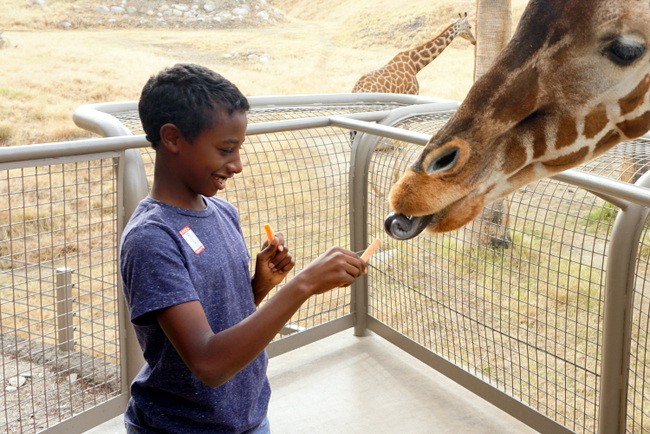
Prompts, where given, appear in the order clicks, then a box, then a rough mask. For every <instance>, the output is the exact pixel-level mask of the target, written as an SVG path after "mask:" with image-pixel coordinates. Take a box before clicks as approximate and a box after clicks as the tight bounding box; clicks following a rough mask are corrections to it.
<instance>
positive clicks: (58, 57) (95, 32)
mask: <svg viewBox="0 0 650 434" xmlns="http://www.w3.org/2000/svg"><path fill="white" fill-rule="evenodd" d="M135 1H136V0H131V2H132V3H135ZM252 1H253V0H250V2H251V3H252ZM40 2H41V3H43V4H42V5H39V4H38V2H36V1H34V0H4V1H3V7H2V8H0V23H2V24H0V26H1V27H0V62H1V64H2V65H3V67H2V68H0V113H2V116H1V117H0V145H4V146H7V145H18V144H30V143H41V142H49V141H58V140H68V139H74V138H78V137H86V136H88V133H86V132H84V131H81V130H79V129H78V128H77V127H76V126H75V125H74V124H73V122H72V120H71V115H72V112H73V111H74V109H75V108H76V107H78V106H79V105H82V104H86V103H94V102H103V101H117V100H134V99H137V98H138V95H139V91H140V89H141V87H142V85H143V83H144V82H145V81H146V79H147V78H148V77H149V76H150V75H151V74H153V73H155V72H156V71H158V70H160V69H161V68H163V67H165V66H168V65H170V64H173V63H176V62H196V63H201V64H204V65H206V66H209V67H211V68H213V69H215V70H216V71H218V72H220V73H222V74H223V75H225V76H226V77H228V78H230V79H231V80H233V81H234V82H235V83H237V84H238V85H239V87H240V88H241V89H242V90H243V91H244V92H245V93H246V94H247V95H278V94H304V93H340V92H349V91H350V90H351V89H352V86H353V85H354V83H355V82H356V80H357V79H358V78H359V77H360V76H361V75H362V74H364V73H366V72H368V71H370V70H373V69H375V68H378V67H381V66H382V65H383V64H384V63H385V62H387V61H388V60H390V58H391V57H392V56H393V55H394V54H395V53H396V52H398V51H400V50H403V49H405V48H408V47H410V46H415V45H417V44H419V43H421V42H424V41H425V40H427V39H429V38H431V37H433V36H435V35H437V34H438V33H439V32H440V31H441V30H442V29H443V28H444V27H446V26H447V25H448V23H449V21H450V19H451V18H453V17H455V16H456V15H457V14H458V13H459V12H465V11H467V12H468V13H469V14H470V16H473V15H474V11H475V5H474V1H458V0H409V2H408V8H405V7H404V6H401V5H400V3H399V2H394V1H391V0H354V1H352V0H268V2H267V3H268V5H269V7H272V8H275V9H277V10H279V11H281V12H282V15H283V19H281V20H278V21H277V22H273V23H261V24H260V25H255V24H254V23H250V22H242V23H241V25H238V26H220V27H216V26H215V27H213V28H205V27H206V26H205V25H203V26H200V25H197V26H192V25H186V26H182V27H180V26H177V25H167V26H165V27H156V26H155V25H147V26H133V27H129V25H128V23H131V22H135V21H125V20H123V19H121V17H117V16H116V18H110V19H109V18H107V15H106V12H104V13H99V12H96V8H97V6H103V7H108V6H110V5H111V2H110V1H107V0H84V1H73V0H58V1H57V0H44V1H42V0H41V1H40ZM117 3H120V2H116V4H117ZM140 3H142V2H140ZM145 3H149V4H151V3H152V2H145ZM174 3H175V4H176V3H178V4H180V3H188V4H189V3H192V2H191V1H181V0H178V1H175V2H174ZM216 3H219V2H218V1H217V2H216ZM223 3H224V4H225V3H226V1H225V0H224V1H223ZM258 3H259V2H258ZM261 3H262V4H264V2H261ZM525 3H526V0H513V14H514V16H515V17H518V16H519V14H520V13H521V10H522V9H523V7H524V5H525ZM396 4H397V5H400V6H396ZM93 20H96V21H93ZM141 21H142V20H141ZM249 52H250V53H256V54H264V55H266V56H267V57H268V61H264V62H263V61H260V60H259V59H254V60H248V59H247V57H246V56H237V55H236V53H249ZM233 54H235V55H233ZM473 56H474V50H473V47H472V46H471V45H470V44H469V43H468V42H467V41H465V40H464V39H459V40H457V41H454V42H453V43H452V44H451V46H450V47H449V48H447V50H445V52H443V53H442V55H440V56H439V57H438V58H437V59H436V60H435V61H434V62H433V63H432V64H431V65H429V66H427V67H426V68H425V69H424V70H423V71H422V72H421V73H420V74H419V75H418V78H419V81H420V83H421V94H423V95H431V96H439V97H443V98H450V99H462V98H463V97H464V95H465V94H466V92H467V90H468V89H469V87H470V86H471V83H472V79H471V77H472V72H473V62H474V60H473V59H474V57H473Z"/></svg>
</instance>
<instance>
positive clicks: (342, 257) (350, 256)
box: [296, 247, 366, 294]
mask: <svg viewBox="0 0 650 434" xmlns="http://www.w3.org/2000/svg"><path fill="white" fill-rule="evenodd" d="M365 272H366V264H365V262H363V261H362V260H361V257H359V255H358V254H356V253H355V252H351V251H349V250H346V249H342V248H340V247H332V248H330V249H329V250H327V251H326V252H325V253H323V254H322V255H320V256H319V257H318V258H317V259H316V260H315V261H313V262H312V263H310V264H309V265H308V266H307V267H305V268H304V269H303V270H302V271H301V272H300V274H299V275H298V276H300V277H303V278H305V281H306V282H308V284H309V285H310V287H311V292H312V294H322V293H324V292H327V291H329V290H331V289H334V288H342V287H345V286H349V285H351V284H352V283H353V282H354V281H355V279H356V278H357V277H359V276H361V275H362V274H364V273H365ZM298 276H296V277H298Z"/></svg>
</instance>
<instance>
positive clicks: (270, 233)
mask: <svg viewBox="0 0 650 434" xmlns="http://www.w3.org/2000/svg"><path fill="white" fill-rule="evenodd" d="M264 230H265V231H266V237H267V238H268V239H269V243H270V242H271V241H273V239H274V238H275V234H274V233H273V229H271V225H270V224H268V223H266V224H265V225H264Z"/></svg>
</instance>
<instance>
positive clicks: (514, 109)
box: [491, 67, 539, 122]
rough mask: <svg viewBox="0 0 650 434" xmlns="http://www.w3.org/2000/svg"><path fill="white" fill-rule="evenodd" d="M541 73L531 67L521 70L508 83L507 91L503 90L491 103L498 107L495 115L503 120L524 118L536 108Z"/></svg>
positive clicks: (499, 119) (496, 118)
mask: <svg viewBox="0 0 650 434" xmlns="http://www.w3.org/2000/svg"><path fill="white" fill-rule="evenodd" d="M538 79H539V74H538V72H537V69H536V68H533V67H530V68H526V69H524V70H523V71H521V72H520V73H519V74H517V76H516V77H515V78H514V79H513V80H512V81H511V82H510V83H508V86H507V92H501V93H500V94H499V95H498V96H497V98H496V101H495V102H494V103H493V104H491V105H492V106H493V107H498V109H497V110H496V112H495V114H494V117H495V120H497V121H501V122H512V120H514V119H517V120H521V119H524V118H525V117H526V116H528V115H530V113H531V112H532V111H533V110H534V109H535V106H536V103H537V95H538V93H539V81H538Z"/></svg>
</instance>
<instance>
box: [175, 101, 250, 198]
mask: <svg viewBox="0 0 650 434" xmlns="http://www.w3.org/2000/svg"><path fill="white" fill-rule="evenodd" d="M247 124H248V120H247V117H246V112H245V111H237V112H234V113H233V114H232V115H228V114H227V113H225V112H220V113H219V120H218V122H217V123H216V126H215V127H213V128H208V129H205V130H203V131H201V133H199V135H198V136H197V137H196V139H195V140H194V141H193V142H192V143H189V142H187V141H186V140H185V139H181V140H180V141H179V153H178V165H177V166H176V167H177V169H178V170H179V172H181V173H179V174H178V175H179V176H180V179H181V180H182V182H183V184H184V185H185V187H186V189H187V190H188V193H189V194H190V195H191V194H194V195H199V194H202V195H204V196H214V195H215V194H217V191H219V190H223V189H224V188H226V185H225V184H226V180H227V179H229V178H232V177H233V176H234V175H236V174H238V173H240V172H241V171H242V162H241V158H240V155H239V151H240V149H241V146H242V143H243V142H244V139H245V138H246V126H247Z"/></svg>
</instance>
